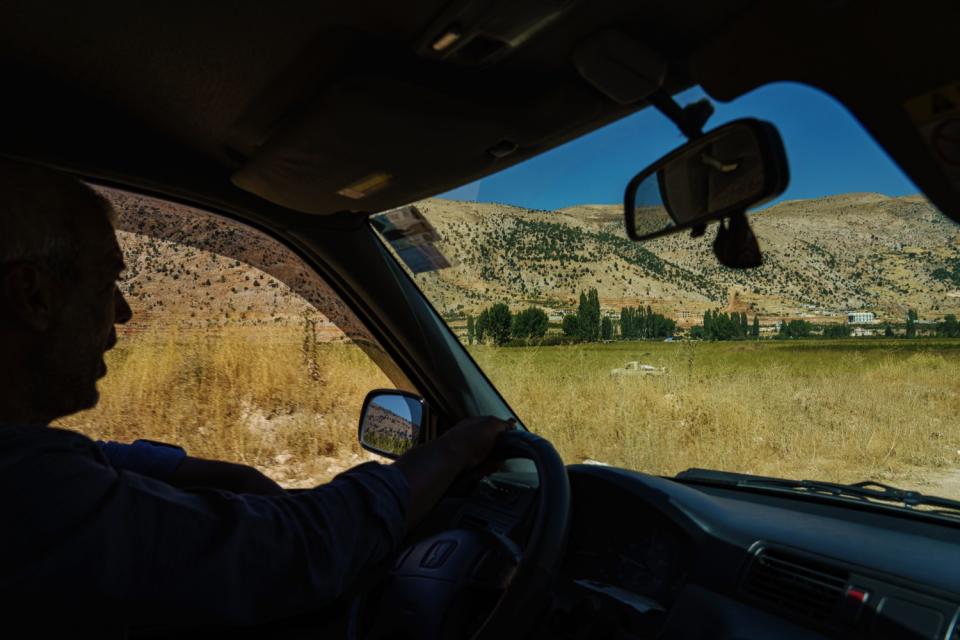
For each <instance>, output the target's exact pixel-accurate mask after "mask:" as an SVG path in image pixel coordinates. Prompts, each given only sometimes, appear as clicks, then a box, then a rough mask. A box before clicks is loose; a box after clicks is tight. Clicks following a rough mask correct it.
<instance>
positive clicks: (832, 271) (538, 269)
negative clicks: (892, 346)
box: [104, 190, 960, 339]
mask: <svg viewBox="0 0 960 640" xmlns="http://www.w3.org/2000/svg"><path fill="white" fill-rule="evenodd" d="M104 193H105V194H106V195H107V196H108V197H109V198H110V199H111V201H113V203H114V205H115V206H116V208H117V210H118V212H119V214H120V223H119V229H120V231H119V237H120V242H121V244H122V246H123V248H124V251H125V253H126V259H127V263H128V267H129V268H128V271H127V272H126V274H125V277H124V281H123V284H122V286H123V289H124V291H125V293H126V294H127V296H128V298H129V299H130V302H131V305H132V306H133V307H134V310H135V312H136V320H135V322H134V323H133V326H132V328H133V330H137V327H138V326H140V325H149V324H156V323H158V322H160V323H169V322H176V323H177V324H179V325H180V326H184V327H192V328H202V327H208V326H222V325H224V324H233V323H240V324H251V323H252V324H302V323H303V321H304V318H306V317H310V316H313V317H315V319H316V321H317V324H316V327H317V333H318V337H319V338H320V339H324V338H330V339H339V338H340V337H342V335H343V334H342V333H341V332H340V331H339V330H338V329H337V326H341V327H343V326H348V327H350V329H349V330H348V333H350V334H351V335H363V334H365V331H364V330H363V328H362V327H360V326H358V325H357V323H356V321H355V320H353V319H352V317H351V314H350V313H349V311H347V310H346V309H345V308H344V307H343V305H342V304H340V303H339V301H338V300H337V299H336V296H334V295H333V294H332V292H331V291H330V290H329V289H328V288H326V286H325V285H324V284H323V283H322V282H321V281H320V280H319V278H317V277H316V276H314V275H313V274H312V273H310V272H308V271H307V270H306V269H305V268H304V267H303V265H302V264H301V263H300V261H299V259H297V258H296V256H294V255H293V254H292V253H290V252H289V251H287V250H286V249H285V248H284V247H283V246H281V245H280V244H279V243H276V242H274V241H272V240H270V239H269V238H267V237H265V236H263V235H262V234H260V233H258V232H256V231H253V230H251V229H249V228H245V227H243V226H241V225H236V224H233V223H229V222H225V221H223V220H221V219H219V218H215V217H213V216H210V215H208V214H202V213H198V212H196V211H195V210H192V209H189V208H186V207H183V206H182V205H178V204H174V203H169V202H164V201H160V200H155V199H152V198H147V197H143V196H138V195H134V194H128V193H124V192H118V191H113V190H104ZM417 206H418V207H419V208H420V209H421V211H422V212H423V213H424V214H425V216H426V217H427V218H428V219H429V220H430V222H431V223H432V224H433V225H434V227H435V228H436V229H437V231H438V232H439V234H440V236H441V238H442V239H441V241H440V242H439V243H438V248H439V249H440V250H441V252H443V254H444V255H445V256H447V257H448V259H449V260H450V261H451V263H452V264H453V266H452V267H450V268H448V269H443V270H440V271H436V272H432V273H424V274H419V275H417V276H416V280H417V282H418V283H419V284H420V286H421V287H423V288H424V290H425V291H426V293H427V295H428V297H430V299H431V300H432V301H433V302H434V303H435V305H436V306H437V308H438V309H440V311H441V312H442V313H443V314H445V315H447V316H448V317H456V316H461V317H462V315H464V314H467V313H476V312H477V311H479V310H480V309H481V308H483V307H485V306H487V305H489V304H491V303H493V302H497V301H507V302H508V303H509V304H510V306H511V307H513V308H514V309H515V310H516V309H519V308H521V307H523V306H526V305H530V304H536V305H540V306H542V307H545V308H548V309H555V310H558V311H559V310H562V309H570V308H573V307H575V305H576V301H577V299H578V297H579V293H580V291H582V290H586V289H589V288H591V287H596V288H597V289H598V292H599V295H600V301H601V305H602V306H604V307H606V308H607V309H618V308H620V307H622V306H626V305H630V306H635V305H638V304H642V305H650V306H652V307H653V308H654V309H655V310H657V311H659V312H661V313H664V314H666V315H668V316H669V317H674V318H676V319H677V320H678V321H679V322H680V323H681V324H690V323H692V322H696V321H698V320H699V318H700V317H701V316H702V313H703V311H704V310H706V309H710V308H717V307H719V308H725V309H731V310H737V311H748V312H753V313H759V314H760V315H761V316H771V317H780V316H801V315H803V316H818V315H819V316H825V317H834V318H839V317H840V316H842V315H843V314H845V313H846V312H847V311H850V310H865V311H873V312H874V313H875V314H876V315H877V316H878V318H880V319H885V318H890V319H894V320H900V319H902V318H903V317H904V315H905V313H906V310H907V309H908V308H914V309H917V310H918V311H919V314H920V317H921V319H931V320H932V319H937V318H941V317H942V316H943V315H945V314H947V313H957V314H960V227H958V226H956V225H955V224H954V223H953V222H951V221H950V220H948V219H947V218H946V217H945V216H943V215H941V214H940V213H939V212H938V211H937V210H936V209H935V208H934V207H933V206H931V205H930V204H929V203H927V202H926V201H925V200H924V199H923V198H921V197H920V196H909V197H900V198H892V197H887V196H883V195H880V194H871V193H851V194H845V195H840V196H832V197H827V198H820V199H816V200H796V201H789V202H783V203H780V204H778V205H776V206H774V207H770V208H768V209H765V210H763V211H761V212H757V213H754V214H752V215H751V218H750V219H751V221H752V223H753V226H754V230H755V231H756V234H757V236H758V238H759V240H760V244H761V247H762V249H763V251H764V256H765V263H764V265H763V266H762V267H760V268H758V269H755V270H750V271H734V270H730V269H727V268H725V267H722V266H720V265H719V264H718V263H717V260H716V258H715V257H714V256H713V253H712V250H711V248H710V243H711V242H712V240H713V233H712V232H708V234H707V236H705V237H703V238H697V239H694V238H690V237H689V236H688V235H687V234H685V233H684V234H677V235H674V236H669V237H666V238H660V239H657V240H653V241H649V242H645V243H635V242H631V241H630V240H628V239H627V237H626V235H625V233H624V231H623V220H622V213H621V209H620V207H619V206H618V205H587V206H580V207H573V208H569V209H562V210H559V211H536V210H529V209H522V208H517V207H512V206H508V205H502V204H489V203H475V202H459V201H452V200H440V199H431V200H425V201H423V202H420V203H417ZM184 211H188V212H190V213H189V215H187V216H184ZM158 237H163V238H165V239H164V240H160V239H158ZM311 303H313V305H312V304H311ZM312 306H317V307H318V308H319V309H320V310H321V313H322V315H321V314H316V313H315V312H314V311H313V309H312Z"/></svg>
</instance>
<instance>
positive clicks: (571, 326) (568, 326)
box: [561, 313, 580, 336]
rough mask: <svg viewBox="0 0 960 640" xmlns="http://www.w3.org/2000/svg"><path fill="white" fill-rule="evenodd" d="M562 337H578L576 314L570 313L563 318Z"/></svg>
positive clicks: (578, 329) (578, 327) (578, 328)
mask: <svg viewBox="0 0 960 640" xmlns="http://www.w3.org/2000/svg"><path fill="white" fill-rule="evenodd" d="M561 327H562V328H563V335H565V336H579V335H580V323H579V322H577V314H575V313H571V314H568V315H565V316H563V324H562V325H561Z"/></svg>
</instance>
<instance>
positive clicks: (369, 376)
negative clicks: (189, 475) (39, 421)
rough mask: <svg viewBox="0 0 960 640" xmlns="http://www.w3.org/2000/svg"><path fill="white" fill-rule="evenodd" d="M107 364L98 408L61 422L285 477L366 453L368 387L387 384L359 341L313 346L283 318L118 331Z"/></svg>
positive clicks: (321, 473) (332, 468)
mask: <svg viewBox="0 0 960 640" xmlns="http://www.w3.org/2000/svg"><path fill="white" fill-rule="evenodd" d="M311 357H312V358H314V359H315V364H314V365H311V364H310V361H309V358H311ZM107 366H108V368H109V373H108V375H107V377H106V378H104V379H103V380H101V381H100V384H99V388H100V392H101V393H100V395H101V400H100V403H99V405H98V406H97V408H95V409H93V410H91V411H85V412H83V413H80V414H77V415H74V416H70V417H69V418H67V419H64V420H62V421H61V422H60V424H61V425H62V426H65V427H68V428H71V429H76V430H77V431H81V432H83V433H85V434H87V435H89V436H91V437H93V438H98V439H105V440H117V441H120V442H130V441H132V440H135V439H137V438H149V439H152V440H160V441H164V442H171V443H176V444H179V445H181V446H183V447H184V448H185V449H186V450H187V451H188V453H189V454H191V455H194V456H198V457H203V458H212V459H219V460H230V461H235V462H242V463H245V464H248V465H254V466H257V467H259V468H261V469H262V470H264V471H265V472H267V473H268V475H271V476H272V477H274V479H276V480H278V481H280V482H281V483H286V484H295V483H296V481H298V480H303V479H304V478H309V479H310V480H311V481H317V482H319V481H324V480H326V479H328V478H329V477H330V476H331V475H333V474H334V473H336V472H337V471H339V470H340V469H342V468H343V466H346V464H338V462H340V461H344V462H358V461H360V460H361V459H363V458H364V456H363V455H362V452H361V449H360V447H359V445H358V444H357V438H356V429H357V422H358V420H359V412H360V407H361V404H362V402H363V398H364V395H365V394H366V393H367V392H368V391H369V390H370V389H372V388H376V387H392V386H393V385H391V384H390V382H389V381H388V380H387V378H386V377H385V376H384V375H383V373H382V372H381V371H380V369H379V368H377V366H376V365H375V364H374V363H373V362H372V361H371V360H370V359H369V358H368V357H367V356H366V355H365V354H364V353H363V351H361V350H360V349H359V348H358V347H356V346H354V345H351V344H346V343H327V344H322V343H321V344H317V346H316V350H315V352H314V354H313V355H310V354H307V353H305V352H304V350H303V335H302V333H301V332H300V331H299V330H298V329H296V328H285V327H269V328H243V327H237V328H230V329H223V330H219V331H217V332H189V333H179V332H177V331H176V330H175V329H168V328H165V329H163V330H162V331H161V330H157V331H155V332H152V333H146V334H140V335H136V336H130V337H126V338H123V339H121V340H120V342H119V344H118V345H117V347H116V348H115V349H114V350H113V351H111V352H109V353H108V354H107ZM331 461H333V464H331Z"/></svg>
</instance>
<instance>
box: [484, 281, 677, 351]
mask: <svg viewBox="0 0 960 640" xmlns="http://www.w3.org/2000/svg"><path fill="white" fill-rule="evenodd" d="M548 328H549V319H548V318H547V314H546V313H544V311H543V310H542V309H539V308H537V307H530V308H528V309H524V310H523V311H520V312H518V313H516V314H512V313H511V312H510V308H509V307H508V306H507V305H505V304H503V303H502V302H498V303H497V304H494V305H492V306H490V307H488V308H486V309H484V310H483V311H481V312H480V314H479V315H478V316H477V317H476V319H474V317H473V316H468V317H467V342H468V343H469V344H474V343H479V344H483V343H485V342H493V343H494V344H497V345H504V344H506V343H507V342H509V341H510V340H524V339H531V338H542V337H543V336H545V335H546V333H547V329H548ZM618 328H619V331H618ZM562 329H563V334H564V335H565V336H567V337H570V338H575V339H576V340H577V341H578V342H599V341H601V340H613V339H615V338H617V337H619V338H620V339H622V340H643V339H652V338H666V337H668V336H672V335H673V332H674V331H675V330H676V323H675V322H674V321H673V320H671V319H670V318H667V317H666V316H664V315H661V314H659V313H655V312H654V311H653V309H651V308H650V307H649V306H647V307H646V308H644V307H642V306H640V307H624V308H622V309H621V310H620V320H619V322H616V321H614V320H613V319H612V318H610V317H608V316H604V315H603V314H602V313H601V311H600V298H599V296H598V294H597V290H596V289H590V290H589V291H582V292H580V303H579V304H578V305H577V312H576V313H569V314H567V315H565V316H564V317H563V324H562Z"/></svg>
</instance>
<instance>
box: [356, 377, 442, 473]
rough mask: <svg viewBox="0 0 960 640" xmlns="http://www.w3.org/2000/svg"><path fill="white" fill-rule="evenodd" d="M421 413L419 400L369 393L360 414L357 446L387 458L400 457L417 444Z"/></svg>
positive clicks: (403, 394) (378, 391) (384, 391)
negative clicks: (358, 444) (358, 443)
mask: <svg viewBox="0 0 960 640" xmlns="http://www.w3.org/2000/svg"><path fill="white" fill-rule="evenodd" d="M425 413H426V411H425V405H424V401H423V398H421V397H419V396H416V395H414V394H412V393H407V392H405V391H398V390H394V389H375V390H373V391H371V392H370V393H368V394H367V397H366V399H365V400H364V401H363V410H362V411H361V413H360V429H359V432H358V437H359V439H360V446H361V447H363V448H364V449H366V450H367V451H372V452H374V453H377V454H380V455H382V456H386V457H387V458H398V457H400V456H401V455H403V454H404V453H406V452H407V451H409V450H410V449H411V448H413V447H414V446H415V445H416V444H418V443H419V442H420V432H421V429H422V427H423V424H424V415H425Z"/></svg>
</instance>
